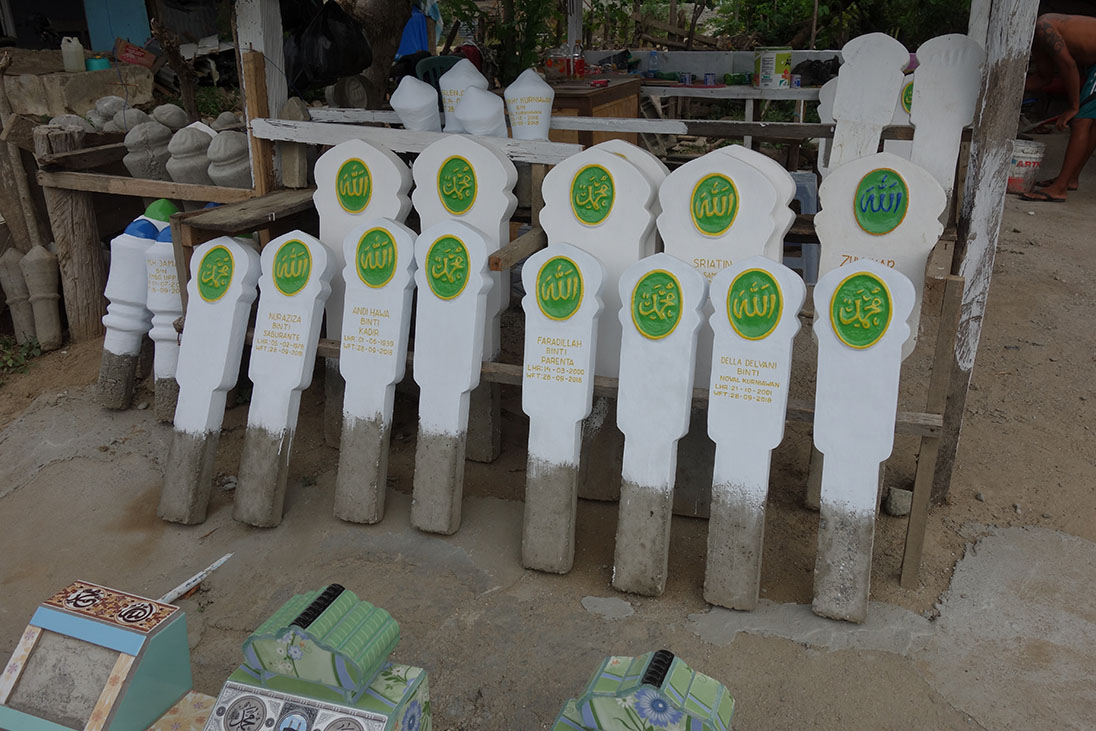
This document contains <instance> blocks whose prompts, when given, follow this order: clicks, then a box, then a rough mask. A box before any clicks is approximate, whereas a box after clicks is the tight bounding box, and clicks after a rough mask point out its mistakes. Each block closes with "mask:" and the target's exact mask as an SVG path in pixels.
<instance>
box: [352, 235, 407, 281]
mask: <svg viewBox="0 0 1096 731" xmlns="http://www.w3.org/2000/svg"><path fill="white" fill-rule="evenodd" d="M396 255H397V252H396V242H395V241H394V240H393V239H392V234H390V233H388V231H386V230H384V229H383V228H371V229H369V230H368V231H366V232H365V233H364V234H362V237H361V238H360V239H359V240H358V256H357V259H356V261H357V264H358V277H359V278H360V279H361V280H362V281H363V282H365V284H366V286H367V287H372V288H374V289H379V288H380V287H383V286H384V285H386V284H388V282H389V281H391V280H392V275H394V274H395V273H396Z"/></svg>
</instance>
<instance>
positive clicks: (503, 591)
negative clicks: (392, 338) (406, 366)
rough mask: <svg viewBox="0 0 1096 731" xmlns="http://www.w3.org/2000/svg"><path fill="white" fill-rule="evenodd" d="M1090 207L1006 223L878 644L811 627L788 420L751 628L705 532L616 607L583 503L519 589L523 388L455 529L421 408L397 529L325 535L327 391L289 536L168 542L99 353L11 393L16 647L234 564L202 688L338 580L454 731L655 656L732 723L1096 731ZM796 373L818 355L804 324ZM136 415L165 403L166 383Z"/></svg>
mask: <svg viewBox="0 0 1096 731" xmlns="http://www.w3.org/2000/svg"><path fill="white" fill-rule="evenodd" d="M1061 142H1062V140H1057V139H1056V140H1054V143H1055V145H1056V146H1059V147H1060V143H1061ZM1056 164H1057V163H1056V160H1054V158H1053V153H1052V157H1051V161H1050V167H1052V168H1053V167H1055V166H1056ZM1081 188H1082V190H1081V191H1080V192H1078V193H1074V194H1071V197H1070V201H1069V202H1068V203H1066V204H1064V205H1050V204H1034V203H1032V204H1028V203H1024V202H1021V201H1018V200H1017V199H1015V198H1014V197H1010V198H1009V201H1008V202H1007V204H1006V215H1005V221H1004V226H1003V229H1002V237H1001V243H1000V249H999V254H998V258H997V264H996V269H995V275H994V283H993V291H992V293H991V297H990V303H989V309H988V311H987V315H986V320H985V330H984V335H983V341H982V347H981V350H980V351H979V356H978V363H977V365H976V368H975V373H974V382H973V387H972V391H971V394H970V398H969V400H968V413H967V423H966V428H965V430H964V434H963V440H962V444H961V447H960V455H959V463H958V468H957V471H956V474H955V479H954V482H953V486H952V491H951V499H950V501H949V504H947V505H944V506H941V507H939V508H937V509H935V510H934V511H933V512H932V514H931V519H930V524H929V529H928V537H927V542H926V548H925V558H924V565H923V568H922V583H921V586H920V587H919V589H918V590H916V591H906V590H903V589H901V588H900V587H899V586H898V578H897V577H898V571H899V567H900V560H901V550H902V540H903V537H904V534H905V519H902V518H892V517H889V516H886V515H881V516H880V517H879V519H878V521H877V532H876V549H875V554H874V562H873V583H872V599H873V602H874V603H873V605H872V608H871V613H870V618H869V621H868V622H867V623H866V624H865V625H863V626H860V627H854V626H850V625H845V624H841V623H835V622H830V621H827V620H822V619H819V618H817V617H814V616H813V615H812V614H811V613H810V611H809V607H808V606H806V605H808V604H809V602H810V598H811V582H812V570H813V564H814V553H815V540H816V524H817V514H816V513H813V512H811V511H809V510H806V509H805V508H804V507H803V506H802V498H803V490H804V484H805V480H806V474H807V457H808V454H809V446H810V441H809V439H810V427H809V425H802V424H794V425H790V426H789V428H788V430H787V435H786V437H785V442H784V444H782V445H781V447H780V448H779V449H778V450H777V451H776V453H775V454H774V468H773V479H772V489H771V498H770V502H769V510H768V515H767V523H766V545H765V556H764V564H763V571H762V597H763V599H764V600H763V602H762V606H761V608H759V610H758V611H756V612H752V613H736V612H729V611H726V610H721V609H711V608H710V607H709V606H708V605H707V604H706V603H705V602H704V601H703V599H702V596H701V582H702V579H703V570H704V568H703V563H704V553H705V541H706V532H707V523H706V521H704V520H700V519H693V518H683V517H677V518H675V519H674V525H673V538H672V546H671V556H670V568H671V576H670V580H669V584H668V587H667V591H666V594H665V595H664V596H663V597H661V598H659V599H647V598H638V597H632V596H628V595H624V594H619V593H617V592H615V591H613V590H612V589H611V588H610V587H609V578H610V572H611V564H612V550H613V547H612V542H613V536H614V532H615V521H616V511H615V505H612V504H604V503H594V502H588V501H582V502H580V505H579V514H578V531H577V533H578V535H577V544H576V559H575V569H574V571H573V572H572V573H571V574H569V575H567V576H562V577H558V576H546V575H542V574H538V573H535V572H530V571H525V570H523V569H522V568H521V564H520V529H521V508H522V505H521V502H520V498H521V494H522V490H523V488H524V469H525V453H524V442H525V437H526V428H527V423H526V421H525V419H524V416H523V415H522V414H521V411H520V400H519V398H518V396H517V392H516V391H513V390H510V391H507V392H506V393H505V394H504V397H505V405H506V408H505V410H504V433H505V434H506V435H507V436H506V440H505V445H504V453H503V455H502V457H501V458H500V459H499V460H498V461H497V462H496V463H494V464H492V465H478V464H473V463H469V464H468V469H467V475H466V486H465V495H466V497H465V502H464V523H463V525H462V528H461V530H460V532H459V533H457V534H456V535H455V536H452V537H448V538H440V537H436V536H429V535H425V534H422V533H418V532H417V531H415V530H413V529H412V528H410V527H409V522H408V509H409V503H410V498H409V492H410V489H411V474H412V468H413V458H414V439H415V411H414V408H415V404H414V399H413V396H410V395H407V394H404V395H402V396H401V397H399V398H398V399H397V411H396V419H395V428H394V433H393V445H392V453H391V457H390V462H389V469H390V478H389V496H388V508H387V513H386V516H385V518H384V520H383V521H382V522H381V523H380V524H378V525H376V526H369V527H365V526H356V525H349V524H346V523H342V522H340V521H338V520H336V519H335V518H334V517H333V516H332V502H333V490H334V481H335V466H336V462H337V458H336V452H335V451H334V450H333V449H331V448H329V447H326V446H325V445H323V443H322V436H321V431H322V430H321V429H320V423H321V416H322V403H321V401H320V395H321V394H322V388H321V384H318V383H317V384H314V386H313V387H312V388H311V389H310V390H309V391H308V392H307V393H306V395H305V397H304V399H303V401H302V414H301V419H300V427H299V429H298V440H297V443H296V444H295V446H294V455H293V464H292V467H291V476H290V485H289V493H288V496H287V500H286V516H285V520H284V521H283V523H282V525H281V526H280V527H278V528H275V529H271V530H260V529H254V528H249V527H246V526H242V525H240V524H237V523H235V522H233V521H232V519H231V500H232V494H231V492H226V491H223V490H220V489H218V490H216V491H215V495H214V499H213V503H212V505H211V509H210V517H209V518H208V520H207V521H206V522H205V523H204V524H203V525H200V526H193V527H181V526H176V525H168V524H165V523H162V522H161V521H159V520H158V519H157V518H156V515H155V511H156V504H157V501H158V498H159V489H160V485H161V483H162V479H163V472H162V470H163V462H164V456H165V455H166V451H167V450H166V446H167V443H168V440H169V439H170V429H169V428H168V427H165V426H163V425H159V424H157V423H155V421H154V420H153V418H152V412H151V409H149V410H138V409H132V410H130V411H126V412H121V413H109V412H104V411H102V410H101V409H99V408H98V407H97V406H96V405H95V403H94V401H93V391H92V388H91V387H89V386H88V384H91V383H93V382H94V379H95V376H96V373H97V370H98V359H99V353H100V349H99V348H100V346H99V344H98V343H85V344H80V345H75V346H69V347H67V348H66V349H65V350H64V351H60V352H57V353H54V354H50V355H47V356H45V357H43V358H41V359H39V360H37V361H35V362H34V364H33V365H32V367H31V369H30V371H29V372H28V373H27V374H25V375H15V376H12V377H10V378H9V379H7V380H6V382H5V383H4V385H3V386H2V387H0V396H2V398H0V427H3V426H6V427H7V428H6V430H5V431H3V433H0V557H2V558H0V655H3V656H6V654H7V653H10V651H11V650H12V649H13V648H14V645H15V641H16V639H17V637H18V635H19V632H20V630H21V629H22V627H23V625H24V624H25V623H26V620H27V618H28V617H29V616H30V614H31V612H32V611H33V608H34V606H35V605H36V604H37V603H39V602H40V601H41V600H42V599H44V598H45V597H47V596H48V595H50V594H51V593H52V592H53V591H55V590H56V589H57V588H59V587H61V586H64V585H65V584H67V583H68V582H70V581H71V580H73V579H75V578H85V579H88V580H92V581H98V582H101V583H105V584H107V585H111V586H117V587H118V588H121V589H125V590H129V591H134V592H137V593H144V594H147V595H151V596H159V595H160V594H161V593H163V592H164V591H166V590H167V589H169V588H171V587H172V586H174V585H175V584H177V583H178V582H179V581H181V580H182V579H184V578H186V577H188V576H190V575H191V574H192V573H194V572H195V571H197V570H199V569H201V568H203V567H204V566H206V565H207V564H208V563H210V562H212V561H213V560H214V559H216V558H217V557H219V556H220V555H222V554H224V553H226V552H228V551H234V552H235V553H236V556H235V558H234V559H233V560H232V561H230V562H229V563H228V564H227V565H226V566H225V567H224V568H223V569H222V570H221V571H219V572H218V573H217V574H216V575H215V576H214V577H213V578H212V579H210V580H209V581H207V582H206V583H205V585H204V586H203V590H202V591H200V592H199V593H197V594H196V595H194V596H193V597H192V598H190V599H187V600H184V601H183V602H182V605H183V606H184V607H185V609H186V611H187V613H188V624H189V627H190V634H191V646H192V661H193V668H194V681H195V687H196V689H197V690H200V691H203V692H206V693H210V694H215V693H216V692H217V690H218V689H219V687H220V685H221V683H222V682H223V680H224V678H225V677H226V676H227V675H228V673H229V672H231V670H232V669H233V668H234V667H235V666H236V665H238V664H239V662H240V660H241V657H240V652H239V648H240V645H241V643H242V642H243V640H244V638H245V637H246V636H247V633H248V632H249V631H250V630H251V629H253V628H254V627H255V626H256V625H257V624H259V623H260V622H261V621H262V620H264V619H265V618H266V617H267V616H269V614H270V613H271V612H272V611H273V610H274V609H275V608H276V607H278V606H279V605H280V604H281V603H282V602H283V601H284V600H285V599H286V598H288V597H289V596H290V595H291V594H293V593H295V592H300V591H303V590H306V589H309V588H316V587H318V586H321V585H323V584H325V583H327V582H331V581H338V582H339V583H342V584H344V585H346V586H347V587H348V588H351V589H352V590H354V591H355V592H356V593H358V594H359V596H361V597H362V598H367V599H369V600H370V601H373V602H375V603H376V604H378V605H379V606H382V607H384V608H386V609H388V610H389V611H390V612H391V613H392V614H393V616H394V617H395V618H396V619H397V621H399V623H400V626H401V630H402V636H403V639H402V640H401V643H400V645H399V647H398V648H397V650H396V657H397V658H398V659H400V660H401V661H404V662H408V663H411V664H417V665H421V666H423V667H425V668H427V670H428V671H429V672H430V683H431V690H432V692H433V694H434V697H435V698H436V701H435V712H436V717H435V728H440V729H539V728H545V727H546V726H547V725H548V724H549V723H550V722H551V720H552V719H553V718H554V716H555V714H556V713H557V712H558V710H559V707H560V706H561V705H562V703H563V701H564V699H566V698H567V697H570V696H573V695H574V694H576V693H577V692H578V691H579V690H580V689H581V687H582V685H583V684H584V683H585V681H586V679H587V678H588V676H589V674H590V673H591V672H592V671H593V669H594V667H595V665H596V663H597V662H598V661H599V660H600V659H601V658H602V657H604V656H605V655H608V654H610V653H614V654H638V653H641V652H644V651H647V650H651V649H658V648H662V647H665V648H668V649H671V650H673V651H674V652H676V653H678V654H680V655H681V656H682V657H683V658H684V659H685V660H686V661H687V662H689V663H690V664H692V665H693V666H694V667H695V668H697V669H698V670H701V671H703V672H706V673H709V674H711V675H713V676H715V677H717V678H719V679H720V680H721V681H723V682H724V683H726V684H727V685H728V687H729V688H730V689H731V692H732V693H733V695H734V696H735V698H736V699H737V702H738V707H737V711H736V722H735V725H736V728H740V729H750V728H823V729H830V728H833V729H837V728H854V729H908V728H926V729H927V728H934V729H959V728H989V729H1006V728H1016V727H1024V726H1029V727H1036V728H1050V727H1057V728H1087V727H1091V711H1092V709H1093V708H1096V690H1094V689H1093V686H1092V683H1091V678H1092V672H1093V671H1092V669H1093V668H1094V667H1096V610H1094V608H1093V607H1094V605H1093V603H1092V599H1091V587H1092V586H1093V585H1094V584H1096V544H1094V543H1093V541H1096V496H1094V493H1093V482H1092V474H1093V472H1092V467H1093V459H1094V451H1093V449H1092V448H1091V445H1092V441H1091V439H1092V438H1091V429H1092V428H1093V426H1094V423H1093V417H1092V411H1091V409H1090V408H1089V403H1090V401H1091V400H1093V399H1096V394H1094V392H1093V391H1094V387H1093V382H1092V373H1093V360H1094V358H1096V347H1094V346H1096V343H1094V341H1093V334H1092V333H1093V330H1092V327H1091V321H1092V318H1093V316H1094V315H1096V302H1094V298H1093V294H1092V290H1091V287H1090V286H1089V283H1090V282H1091V281H1096V259H1094V258H1093V257H1092V255H1091V252H1090V247H1091V236H1090V234H1089V233H1088V228H1089V227H1090V225H1091V223H1090V222H1091V216H1092V212H1093V211H1094V210H1096V208H1094V207H1093V206H1094V203H1096V193H1094V192H1093V191H1096V174H1092V175H1090V176H1089V177H1086V178H1084V179H1083V180H1082V185H1081ZM1086 224H1088V225H1086ZM934 292H935V294H934ZM938 295H939V292H938V291H936V290H930V292H929V294H928V296H927V297H926V301H927V303H928V304H927V305H926V317H925V321H924V322H925V329H924V331H923V333H922V342H923V343H931V342H932V334H933V328H934V319H933V318H932V317H931V308H932V306H933V303H934V302H938V300H937V299H935V298H936V297H938ZM509 317H518V315H517V314H516V313H513V312H512V313H511V314H510V315H509ZM926 350H927V348H926V347H924V346H923V347H921V348H919V350H918V352H917V353H915V354H914V356H912V357H911V359H910V360H909V361H907V364H906V369H905V373H904V385H903V394H902V408H904V409H911V410H920V409H921V408H923V403H924V388H925V384H926V383H927V362H928V361H927V352H926ZM797 358H798V359H799V360H800V362H801V363H802V362H808V363H809V361H810V359H811V358H813V350H812V345H811V343H810V337H809V332H808V331H806V330H804V331H803V332H802V333H801V335H800V337H799V342H798V344H797ZM812 387H813V385H812V375H811V371H810V368H809V367H801V366H797V377H796V380H795V387H794V388H795V389H796V392H794V393H793V396H800V397H806V396H809V395H810V390H811V388H812ZM39 394H40V395H39ZM142 401H151V396H150V394H148V393H147V391H145V392H143V393H142V394H140V395H139V396H138V398H137V400H136V401H135V403H140V402H142ZM246 411H247V409H246V405H244V404H238V405H235V406H234V407H233V408H230V409H229V411H228V413H227V415H226V420H225V430H224V434H223V436H222V440H221V450H220V452H219V456H218V471H219V473H220V474H221V475H235V474H236V470H237V467H238V462H239V452H240V447H241V445H242V442H243V432H244V424H245V423H246ZM916 449H917V444H916V440H912V439H909V438H900V439H898V440H897V441H896V445H895V454H894V457H893V458H892V460H891V461H890V462H889V463H888V477H887V481H888V484H896V485H906V484H908V483H909V482H911V481H912V477H913V470H914V466H915V459H914V456H915V453H916ZM597 598H600V599H602V601H595V599H597Z"/></svg>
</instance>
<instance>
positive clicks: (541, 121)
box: [503, 69, 556, 140]
mask: <svg viewBox="0 0 1096 731" xmlns="http://www.w3.org/2000/svg"><path fill="white" fill-rule="evenodd" d="M503 96H504V97H505V98H506V110H507V111H508V112H509V113H510V132H511V134H512V135H513V137H514V139H516V140H546V139H548V129H549V127H550V126H551V123H552V104H553V103H554V102H555V98H556V90H555V89H553V88H552V86H551V85H550V84H549V83H548V82H547V81H545V80H544V79H542V78H541V77H540V74H538V73H537V72H536V71H534V70H533V69H525V70H524V71H522V72H521V74H519V75H518V77H517V78H516V79H514V83H512V84H510V86H508V87H506V91H505V92H503Z"/></svg>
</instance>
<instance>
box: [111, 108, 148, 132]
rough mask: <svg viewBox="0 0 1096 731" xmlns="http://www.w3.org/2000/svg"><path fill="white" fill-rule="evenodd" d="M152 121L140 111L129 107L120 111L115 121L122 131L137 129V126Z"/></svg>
mask: <svg viewBox="0 0 1096 731" xmlns="http://www.w3.org/2000/svg"><path fill="white" fill-rule="evenodd" d="M151 119H152V117H150V116H148V115H147V114H145V113H144V112H142V111H141V110H140V109H134V108H133V107H127V108H125V109H120V110H118V112H116V113H115V115H114V118H113V121H114V124H116V125H118V127H119V128H120V129H123V130H125V131H127V132H128V131H129V130H131V129H134V128H135V127H137V125H140V124H144V123H145V122H148V121H150V120H151Z"/></svg>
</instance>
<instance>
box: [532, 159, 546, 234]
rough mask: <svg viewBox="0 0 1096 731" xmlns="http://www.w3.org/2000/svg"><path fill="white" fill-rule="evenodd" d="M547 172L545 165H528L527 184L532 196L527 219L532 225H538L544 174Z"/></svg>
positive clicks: (541, 207)
mask: <svg viewBox="0 0 1096 731" xmlns="http://www.w3.org/2000/svg"><path fill="white" fill-rule="evenodd" d="M547 174H548V166H547V165H530V166H529V176H530V181H529V184H530V190H531V191H532V196H533V200H532V201H531V210H530V216H529V221H530V223H532V224H533V225H534V226H540V212H541V211H542V210H544V176H545V175H547Z"/></svg>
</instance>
